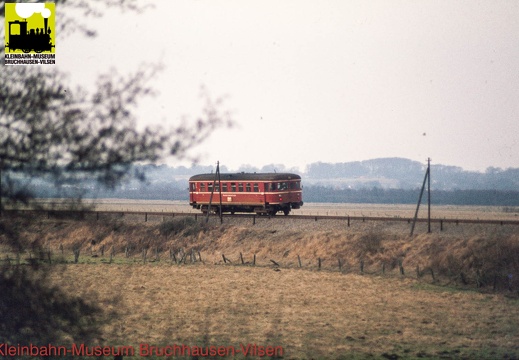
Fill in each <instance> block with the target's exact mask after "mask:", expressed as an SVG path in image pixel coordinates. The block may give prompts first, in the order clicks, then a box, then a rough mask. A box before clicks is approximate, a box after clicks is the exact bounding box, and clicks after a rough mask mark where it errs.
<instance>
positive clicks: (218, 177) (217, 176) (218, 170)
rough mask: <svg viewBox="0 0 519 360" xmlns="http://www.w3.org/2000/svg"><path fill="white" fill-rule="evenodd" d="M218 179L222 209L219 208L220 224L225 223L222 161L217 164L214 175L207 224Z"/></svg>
mask: <svg viewBox="0 0 519 360" xmlns="http://www.w3.org/2000/svg"><path fill="white" fill-rule="evenodd" d="M216 179H218V192H219V193H220V207H219V211H218V213H219V215H220V224H221V223H223V215H222V184H221V179H220V161H217V162H216V172H215V173H214V180H213V188H212V189H211V196H210V197H209V207H208V208H207V217H206V218H205V222H206V223H207V222H208V221H209V214H210V213H211V205H212V203H213V194H214V189H215V187H216Z"/></svg>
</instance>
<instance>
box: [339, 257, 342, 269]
mask: <svg viewBox="0 0 519 360" xmlns="http://www.w3.org/2000/svg"><path fill="white" fill-rule="evenodd" d="M338 260H339V271H342V263H341V259H340V258H339V259H338Z"/></svg>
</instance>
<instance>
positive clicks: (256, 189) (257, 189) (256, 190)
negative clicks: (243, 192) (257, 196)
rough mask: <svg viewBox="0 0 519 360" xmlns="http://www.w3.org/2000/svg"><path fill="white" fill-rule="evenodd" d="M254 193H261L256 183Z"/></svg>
mask: <svg viewBox="0 0 519 360" xmlns="http://www.w3.org/2000/svg"><path fill="white" fill-rule="evenodd" d="M254 192H259V186H258V184H257V183H254Z"/></svg>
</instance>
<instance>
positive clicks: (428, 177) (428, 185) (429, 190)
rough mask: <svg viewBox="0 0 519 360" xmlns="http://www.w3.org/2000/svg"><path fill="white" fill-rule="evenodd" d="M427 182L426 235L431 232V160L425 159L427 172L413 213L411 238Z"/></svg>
mask: <svg viewBox="0 0 519 360" xmlns="http://www.w3.org/2000/svg"><path fill="white" fill-rule="evenodd" d="M426 181H427V203H428V207H427V208H428V210H427V225H428V227H427V228H428V231H427V232H428V233H430V232H431V159H430V158H427V170H426V171H425V177H424V179H423V184H422V189H421V190H420V196H419V197H418V204H417V205H416V211H415V213H414V219H413V225H412V226H411V236H413V233H414V227H415V225H416V219H417V218H418V210H419V209H420V203H421V202H422V196H423V192H424V189H425V182H426Z"/></svg>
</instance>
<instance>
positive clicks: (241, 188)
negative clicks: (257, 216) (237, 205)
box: [238, 183, 243, 192]
mask: <svg viewBox="0 0 519 360" xmlns="http://www.w3.org/2000/svg"><path fill="white" fill-rule="evenodd" d="M238 191H239V192H243V183H239V184H238Z"/></svg>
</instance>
